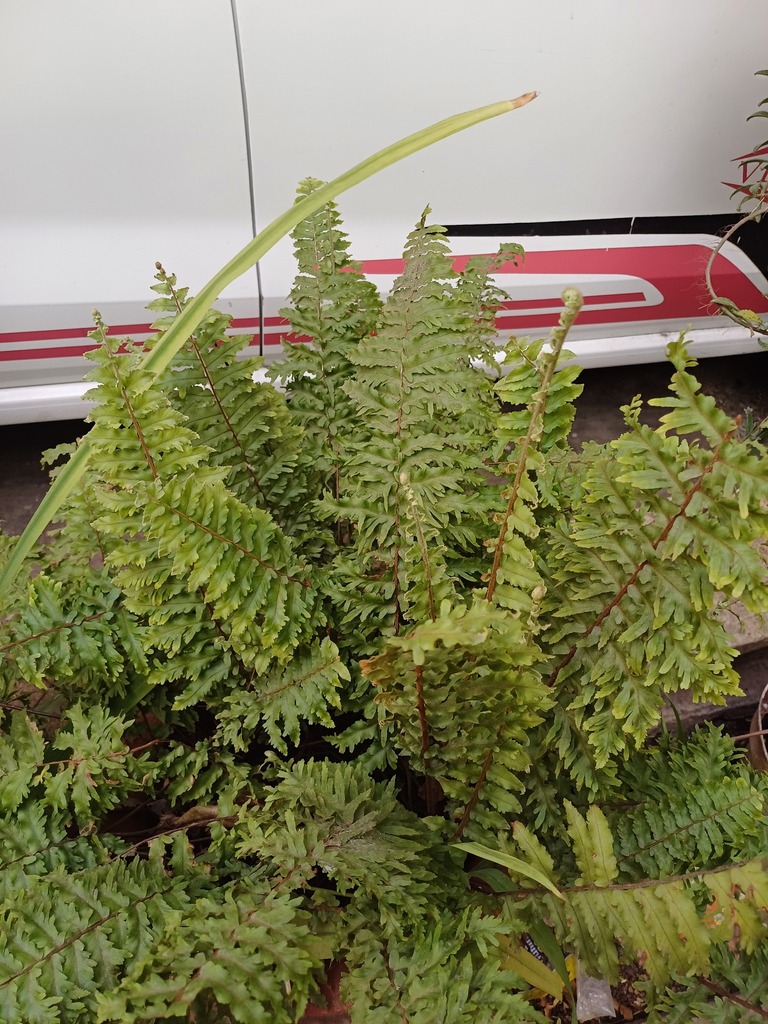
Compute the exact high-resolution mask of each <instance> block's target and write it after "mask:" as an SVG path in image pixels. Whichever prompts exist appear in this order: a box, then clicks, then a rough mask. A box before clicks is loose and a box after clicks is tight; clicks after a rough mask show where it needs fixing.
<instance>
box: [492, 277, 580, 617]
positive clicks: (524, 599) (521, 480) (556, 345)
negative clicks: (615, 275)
mask: <svg viewBox="0 0 768 1024" xmlns="http://www.w3.org/2000/svg"><path fill="white" fill-rule="evenodd" d="M563 300H564V302H565V309H564V310H563V312H562V313H561V315H560V322H559V324H558V327H557V328H556V329H555V330H554V331H553V332H552V338H551V346H550V350H549V351H547V352H546V354H545V355H543V356H542V357H541V361H540V364H534V365H535V367H536V374H537V376H538V377H539V380H538V388H537V390H536V391H535V392H534V393H533V395H532V396H531V400H530V403H529V404H528V406H527V409H526V412H527V426H526V428H525V431H524V433H522V434H520V435H519V436H518V437H515V438H514V440H513V442H512V443H513V445H514V447H513V450H512V452H511V457H510V461H509V464H508V465H507V467H506V474H507V476H508V477H510V479H511V482H510V484H509V486H508V487H507V488H505V490H504V491H502V496H503V497H504V498H505V499H506V501H507V506H506V510H505V512H504V513H503V514H502V515H500V516H498V515H497V517H496V520H497V522H498V523H499V526H500V530H499V535H498V537H497V538H496V541H495V544H494V545H493V548H494V555H493V564H492V566H491V570H490V573H489V577H488V587H487V590H486V600H487V601H495V602H496V604H498V605H499V606H500V607H502V608H508V609H510V610H512V611H514V612H516V613H517V614H519V615H522V616H524V617H525V618H526V619H527V621H528V624H529V626H530V628H531V630H532V632H534V633H535V632H537V630H538V627H537V624H536V623H537V619H538V611H539V606H540V604H541V601H542V599H543V597H544V594H545V592H546V587H545V585H544V580H543V579H542V577H541V575H540V573H539V571H538V569H537V568H536V564H535V557H534V554H533V551H532V550H531V545H530V542H531V541H533V540H535V539H536V537H537V536H538V533H539V528H538V524H537V522H536V517H535V510H536V506H537V505H538V503H539V490H538V487H537V486H536V478H537V477H538V476H540V475H543V453H544V451H546V447H545V440H546V445H547V447H551V445H552V443H553V441H554V440H555V438H558V439H560V438H559V437H558V435H559V434H560V433H561V431H562V425H563V422H564V421H569V416H568V411H569V409H570V403H569V402H568V401H567V400H566V402H565V403H563V401H562V399H563V392H564V391H565V392H566V393H567V394H568V395H569V397H570V396H572V395H573V393H574V389H573V388H571V389H568V388H567V387H565V388H563V386H562V385H563V379H562V378H563V375H562V374H561V375H560V376H559V378H558V380H557V382H558V385H560V386H559V387H558V388H557V389H556V391H555V394H556V396H557V398H558V402H557V403H556V404H555V405H554V408H553V405H552V404H551V403H550V401H549V393H550V389H551V387H552V383H553V381H554V380H555V379H556V372H555V371H556V367H557V361H558V359H559V358H560V353H561V351H562V348H563V345H564V343H565V339H566V337H567V334H568V330H569V328H570V327H571V325H572V323H573V321H574V320H575V319H576V316H577V315H578V312H579V310H580V309H581V304H582V298H581V295H580V293H579V292H578V291H576V290H575V289H567V290H566V291H565V292H564V293H563ZM526 355H528V354H526ZM530 369H531V367H530V357H529V356H528V359H527V362H523V364H522V370H523V380H522V381H521V379H520V374H519V373H518V374H514V375H512V377H511V379H510V376H509V375H508V376H507V378H505V379H504V380H503V381H501V382H500V383H499V384H497V385H496V390H497V392H499V394H500V396H501V398H502V399H506V400H509V399H510V398H514V399H516V400H519V398H520V393H521V390H523V389H524V381H525V378H526V377H527V376H529V375H530ZM526 370H527V371H529V372H528V373H526ZM568 376H570V375H569V374H566V377H568ZM507 415H508V416H510V415H513V414H507ZM547 421H549V422H547ZM545 425H546V426H547V428H548V431H547V436H546V439H545V437H544V428H545ZM516 426H519V424H518V423H514V422H513V423H512V424H510V423H506V424H505V423H504V421H503V420H502V438H503V441H505V442H506V441H508V440H511V436H510V427H511V428H512V430H514V428H515V427H516Z"/></svg>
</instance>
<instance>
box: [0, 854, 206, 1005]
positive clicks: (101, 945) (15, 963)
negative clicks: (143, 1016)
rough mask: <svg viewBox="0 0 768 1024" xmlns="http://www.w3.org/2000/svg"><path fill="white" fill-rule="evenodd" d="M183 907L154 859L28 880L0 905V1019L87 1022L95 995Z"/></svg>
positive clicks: (186, 905) (177, 885)
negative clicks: (2, 941) (75, 1019)
mask: <svg viewBox="0 0 768 1024" xmlns="http://www.w3.org/2000/svg"><path fill="white" fill-rule="evenodd" d="M182 842H185V841H184V840H182ZM185 881H187V884H188V880H185ZM192 894H193V895H194V886H193V887H192ZM191 903H192V900H191V898H190V895H189V894H188V893H187V890H186V888H185V885H184V883H183V882H181V881H175V880H173V879H171V878H169V877H168V874H167V873H166V870H165V868H164V865H163V864H162V861H158V858H157V857H153V858H151V859H150V860H133V861H126V862H124V861H121V860H117V861H115V862H112V863H108V864H104V865H96V866H93V867H87V868H85V869H83V870H82V871H80V872H78V873H76V874H75V873H72V874H71V873H69V872H67V871H66V870H64V869H63V868H61V867H57V868H54V869H53V870H52V871H50V872H49V873H47V874H45V875H39V876H32V877H30V878H29V879H28V884H27V885H26V887H25V888H24V889H23V891H21V892H20V893H19V894H18V895H17V896H14V895H11V896H10V897H9V898H7V899H6V900H5V901H4V902H3V903H2V904H0V927H1V928H2V933H3V935H4V937H5V940H6V941H5V944H4V947H3V950H2V951H1V952H0V1015H2V1020H3V1021H4V1022H6V1024H31V1022H33V1021H34V1022H36V1024H37V1022H39V1024H59V1022H61V1024H65V1022H67V1021H70V1020H72V1019H73V1013H75V1012H77V1013H78V1014H79V1015H80V1019H84V1020H94V1019H95V1010H96V1004H97V1000H98V998H99V993H101V992H105V991H110V990H111V989H114V988H115V987H116V986H117V984H118V982H119V980H120V977H121V975H122V974H123V973H124V971H125V968H126V965H127V964H128V963H129V962H130V961H132V960H134V959H135V960H138V961H139V962H141V961H142V960H143V959H144V956H145V954H146V950H147V947H148V946H150V945H151V944H152V943H153V942H155V941H156V940H157V937H158V936H159V935H160V934H162V932H163V929H164V926H165V922H166V920H167V918H168V916H169V915H171V914H173V913H174V912H181V911H184V912H189V909H190V906H191Z"/></svg>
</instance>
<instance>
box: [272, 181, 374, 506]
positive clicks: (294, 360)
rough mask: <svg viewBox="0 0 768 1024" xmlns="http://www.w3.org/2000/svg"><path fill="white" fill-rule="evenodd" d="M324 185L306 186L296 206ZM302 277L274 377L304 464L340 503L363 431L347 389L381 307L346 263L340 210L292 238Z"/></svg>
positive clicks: (325, 213) (328, 211)
mask: <svg viewBox="0 0 768 1024" xmlns="http://www.w3.org/2000/svg"><path fill="white" fill-rule="evenodd" d="M322 184H323V183H322V182H320V181H317V180H316V179H314V178H307V179H305V180H304V181H302V182H301V184H300V185H299V188H298V198H297V202H298V201H300V200H301V199H302V198H303V197H304V196H307V195H311V194H312V192H315V191H316V190H317V189H318V188H320V187H321V186H322ZM292 237H293V242H294V253H295V256H296V262H297V264H298V275H297V277H296V279H295V281H294V284H293V287H292V289H291V292H290V295H289V302H290V306H289V308H288V309H286V310H283V314H284V315H285V316H287V317H288V319H289V321H290V325H291V330H292V331H293V333H294V335H295V336H296V337H297V338H302V339H303V338H308V339H309V340H310V341H311V344H309V345H305V344H288V343H285V344H284V346H283V348H284V359H283V361H282V363H281V365H280V366H279V367H276V368H275V369H274V370H273V371H272V376H273V379H278V380H279V381H280V382H281V383H282V384H283V386H284V387H285V389H286V393H287V395H288V397H289V407H290V414H291V418H292V420H293V421H294V422H295V423H297V424H298V425H299V426H300V427H301V428H302V430H303V432H304V438H305V439H304V442H303V445H302V456H301V457H302V460H303V461H305V463H306V464H308V465H310V466H312V467H313V469H315V470H316V471H317V472H318V473H319V475H320V478H321V481H322V487H323V490H327V491H328V492H329V493H330V494H332V495H333V497H335V498H338V496H339V493H340V487H341V473H342V472H343V465H344V451H345V449H346V447H347V445H348V444H349V442H350V440H351V438H352V437H354V436H355V435H356V433H357V429H358V424H357V422H356V419H355V416H354V414H353V410H352V407H351V405H350V400H349V398H348V397H347V395H346V393H345V391H344V389H343V385H344V383H345V381H347V380H349V379H350V377H351V376H352V374H353V372H354V367H353V365H352V362H351V360H352V356H353V353H354V351H355V349H356V347H357V345H358V344H359V342H360V341H361V339H362V338H364V337H366V335H368V334H369V333H370V332H371V331H372V330H373V328H374V324H375V322H376V317H377V314H378V312H379V310H380V308H381V299H380V298H379V295H378V292H377V290H376V287H375V285H373V284H371V283H370V282H369V281H366V280H365V278H364V277H363V276H362V274H361V273H360V271H359V268H358V266H357V264H355V263H354V262H353V261H352V260H351V259H350V257H349V252H348V250H349V242H348V240H347V236H346V235H345V234H344V233H343V231H342V227H341V217H340V216H339V212H338V208H337V207H336V204H335V203H329V204H328V205H327V206H325V207H324V208H323V209H322V210H320V211H319V212H318V213H316V214H315V215H314V216H313V217H311V218H310V219H309V220H306V221H302V222H301V223H300V224H299V225H298V226H297V227H296V228H295V229H294V231H293V235H292Z"/></svg>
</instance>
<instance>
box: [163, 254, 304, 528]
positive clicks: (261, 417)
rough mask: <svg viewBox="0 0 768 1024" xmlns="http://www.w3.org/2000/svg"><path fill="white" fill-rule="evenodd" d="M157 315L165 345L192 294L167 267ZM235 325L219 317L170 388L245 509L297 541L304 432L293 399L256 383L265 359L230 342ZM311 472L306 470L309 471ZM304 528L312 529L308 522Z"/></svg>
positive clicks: (185, 353)
mask: <svg viewBox="0 0 768 1024" xmlns="http://www.w3.org/2000/svg"><path fill="white" fill-rule="evenodd" d="M156 279H157V281H158V283H157V284H156V285H154V286H153V290H154V291H155V292H157V293H158V295H159V296H160V298H158V299H156V300H155V301H154V302H152V303H151V304H150V307H149V308H150V309H153V310H155V311H159V312H164V313H166V316H164V317H162V318H161V319H160V320H157V321H155V323H154V324H153V327H154V328H155V329H157V330H158V331H159V334H158V335H157V337H156V339H154V341H153V342H152V344H157V342H158V341H159V340H160V338H162V335H163V332H164V330H165V329H167V328H168V327H170V326H171V325H172V323H173V322H174V320H175V318H176V316H177V315H178V314H180V313H181V312H182V310H183V308H184V306H185V304H186V289H180V288H178V287H177V285H176V277H175V275H168V274H166V273H165V271H164V270H163V269H162V268H161V267H160V268H158V273H157V275H156ZM230 325H231V317H229V316H227V315H225V314H224V313H220V312H218V311H216V310H212V311H211V312H210V313H209V315H208V316H207V317H206V318H205V320H203V322H202V323H201V325H200V327H199V328H198V329H197V331H196V332H195V334H194V335H192V336H191V337H190V339H189V340H188V342H187V343H186V345H185V346H184V347H183V348H182V349H181V350H180V351H179V352H178V353H177V355H176V356H175V357H174V359H173V361H172V363H171V365H170V367H169V368H168V370H166V371H165V374H164V376H163V382H162V386H163V388H164V390H165V392H166V394H167V395H168V396H169V398H170V400H171V401H172V403H173V405H174V407H175V408H176V409H178V410H179V411H180V412H181V413H183V415H184V417H185V421H186V425H187V427H188V428H189V429H190V430H192V431H194V433H195V434H196V435H197V437H198V438H199V439H200V442H202V444H204V445H206V446H207V448H208V449H209V454H208V457H207V464H208V465H209V466H214V467H226V470H227V473H226V476H225V477H224V482H225V484H226V486H227V488H228V489H229V490H230V491H231V492H232V493H233V494H234V495H235V497H237V498H239V499H240V500H241V501H243V502H245V503H246V504H249V505H256V506H257V507H258V508H262V509H264V510H266V511H267V512H269V513H271V514H272V515H273V516H274V518H275V519H276V521H277V522H278V523H280V525H281V526H282V527H283V528H284V529H286V530H287V532H289V533H293V532H295V531H296V530H297V529H298V528H299V522H298V521H299V520H302V517H301V508H300V507H299V505H303V504H304V502H303V501H302V498H303V497H304V494H305V491H306V479H305V477H306V465H307V464H306V461H305V458H304V450H303V448H304V440H303V435H302V431H301V430H300V429H298V428H297V427H296V426H295V425H294V424H293V423H292V421H291V414H290V412H289V410H288V406H287V404H286V401H285V396H284V395H283V394H282V393H281V392H279V391H277V390H276V389H275V388H274V387H272V386H271V385H269V384H265V383H259V382H257V381H256V380H254V374H255V373H256V371H257V370H258V369H259V368H260V366H261V363H260V361H259V360H258V359H251V358H242V357H241V350H242V348H243V346H244V343H245V342H244V339H243V337H242V336H240V337H234V338H230V337H228V336H227V333H226V332H227V330H228V329H229V327H230ZM303 467H304V468H303ZM301 525H303V526H306V523H305V522H303V521H302V524H301Z"/></svg>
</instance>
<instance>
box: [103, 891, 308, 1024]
mask: <svg viewBox="0 0 768 1024" xmlns="http://www.w3.org/2000/svg"><path fill="white" fill-rule="evenodd" d="M299 903H300V901H299V900H297V899H296V898H295V897H293V898H292V897H291V896H290V895H288V894H281V893H270V891H269V888H268V887H267V886H265V885H264V884H259V883H258V882H255V883H254V882H248V881H245V880H243V881H238V882H235V883H232V884H230V885H227V886H225V887H223V891H222V892H220V893H218V894H217V895H216V897H215V898H210V897H207V898H206V897H204V898H203V899H199V900H197V901H196V903H195V904H194V906H192V907H184V908H179V909H176V908H174V909H173V910H171V911H170V912H169V913H168V914H167V916H166V919H165V927H164V928H163V930H162V933H161V935H159V936H158V938H157V941H156V946H155V948H154V949H153V950H152V952H151V954H150V955H149V956H146V957H143V958H142V959H141V960H140V961H139V963H138V964H137V966H136V967H135V968H134V969H133V970H130V971H129V972H128V974H127V976H126V977H125V979H124V980H123V981H122V982H121V983H120V985H119V986H117V987H116V990H115V991H113V992H112V993H111V994H109V995H104V996H102V997H101V998H100V999H99V1010H98V1015H97V1017H96V1020H98V1021H102V1022H109V1021H115V1020H119V1021H121V1022H124V1024H140V1022H142V1021H146V1022H148V1024H149V1022H153V1021H158V1020H168V1019H171V1018H174V1019H179V1018H184V1019H189V1017H188V1014H190V1012H192V1013H194V1012H195V1009H196V1007H197V1006H199V1001H200V1000H203V999H205V1002H206V1004H207V1006H208V1007H209V1009H210V1010H211V1011H213V1012H215V1013H216V1019H220V1014H221V1013H222V1012H227V1011H229V1012H230V1013H231V1014H232V1015H233V1017H234V1019H236V1020H237V1021H240V1022H242V1024H262V1022H264V1021H267V1020H269V1021H274V1022H275V1024H291V1022H293V1021H295V1020H297V1019H298V1018H299V1017H300V1016H301V1014H302V1013H303V1012H304V1010H305V1008H306V1005H307V1002H308V1000H309V997H310V996H311V995H313V994H314V993H315V992H316V990H317V986H316V983H315V981H314V978H313V972H315V971H316V970H317V969H318V968H319V967H320V966H321V963H322V961H321V958H320V956H319V955H318V953H317V952H315V951H314V949H313V943H312V935H311V933H310V929H309V919H308V915H307V914H306V913H305V912H303V911H302V910H301V908H300V906H299ZM182 911H183V912H182ZM216 1011H218V1012H216Z"/></svg>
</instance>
